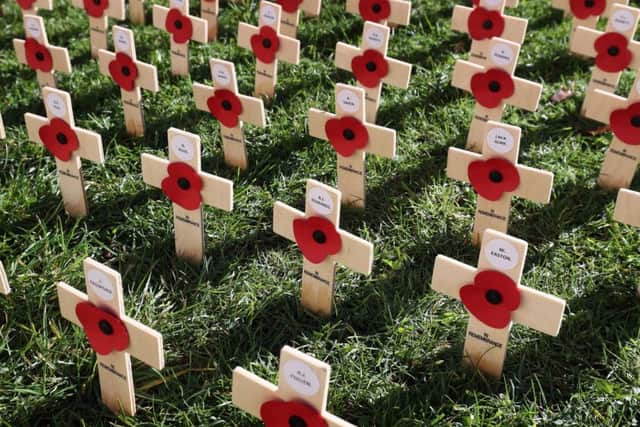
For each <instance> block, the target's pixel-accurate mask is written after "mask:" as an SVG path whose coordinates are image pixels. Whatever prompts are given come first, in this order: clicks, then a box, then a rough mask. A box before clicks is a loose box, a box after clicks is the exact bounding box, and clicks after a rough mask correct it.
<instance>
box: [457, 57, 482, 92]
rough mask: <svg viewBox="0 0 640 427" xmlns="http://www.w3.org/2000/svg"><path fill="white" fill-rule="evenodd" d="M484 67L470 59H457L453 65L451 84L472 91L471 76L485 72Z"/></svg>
mask: <svg viewBox="0 0 640 427" xmlns="http://www.w3.org/2000/svg"><path fill="white" fill-rule="evenodd" d="M483 72H484V67H483V66H482V65H477V64H474V63H472V62H469V61H463V60H461V59H459V60H457V61H456V63H455V65H454V66H453V74H452V76H451V85H452V86H453V87H457V88H458V89H462V90H464V91H467V92H471V76H473V75H474V74H477V73H483Z"/></svg>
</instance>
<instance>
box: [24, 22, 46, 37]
mask: <svg viewBox="0 0 640 427" xmlns="http://www.w3.org/2000/svg"><path fill="white" fill-rule="evenodd" d="M25 28H26V29H27V34H29V35H30V36H31V37H33V38H34V39H40V36H42V28H41V27H40V21H39V20H38V19H36V18H29V17H28V18H26V22H25Z"/></svg>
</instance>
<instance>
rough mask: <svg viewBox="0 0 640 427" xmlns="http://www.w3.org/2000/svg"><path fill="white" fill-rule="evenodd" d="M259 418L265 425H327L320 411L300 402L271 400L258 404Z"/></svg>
mask: <svg viewBox="0 0 640 427" xmlns="http://www.w3.org/2000/svg"><path fill="white" fill-rule="evenodd" d="M260 419H261V420H262V422H263V423H264V425H265V427H284V426H298V425H300V426H306V427H328V424H327V422H326V421H325V420H324V418H322V416H321V415H320V413H319V412H318V411H316V410H315V409H314V408H312V407H311V406H309V405H307V404H305V403H302V402H295V401H293V402H282V401H279V400H271V401H268V402H265V403H263V404H262V405H261V406H260Z"/></svg>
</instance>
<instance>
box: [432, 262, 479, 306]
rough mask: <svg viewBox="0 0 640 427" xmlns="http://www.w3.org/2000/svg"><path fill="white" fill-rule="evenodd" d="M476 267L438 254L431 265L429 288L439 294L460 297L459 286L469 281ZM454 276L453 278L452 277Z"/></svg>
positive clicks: (471, 280)
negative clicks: (431, 272)
mask: <svg viewBox="0 0 640 427" xmlns="http://www.w3.org/2000/svg"><path fill="white" fill-rule="evenodd" d="M476 272H477V269H476V268H475V267H471V266H469V265H467V264H464V263H461V262H460V261H456V260H455V259H453V258H449V257H446V256H444V255H438V256H437V257H436V262H435V264H434V266H433V275H432V277H431V288H432V289H433V290H434V291H437V292H440V293H441V294H444V295H447V296H450V297H451V298H455V299H457V300H459V299H460V288H462V287H463V286H465V285H468V284H470V283H473V279H474V277H475V275H476ZM454 278H455V279H454Z"/></svg>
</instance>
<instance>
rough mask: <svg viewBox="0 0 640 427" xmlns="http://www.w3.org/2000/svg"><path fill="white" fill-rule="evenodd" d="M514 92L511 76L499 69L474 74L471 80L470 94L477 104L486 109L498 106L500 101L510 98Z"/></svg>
mask: <svg viewBox="0 0 640 427" xmlns="http://www.w3.org/2000/svg"><path fill="white" fill-rule="evenodd" d="M515 90H516V88H515V85H514V83H513V79H512V78H511V75H510V74H509V73H507V72H506V71H504V70H502V69H500V68H492V69H490V70H488V71H487V72H486V73H477V74H474V75H473V77H472V78H471V93H473V96H474V97H475V98H476V101H477V102H478V104H480V105H482V106H483V107H486V108H495V107H497V106H499V105H500V104H502V100H504V99H507V98H510V97H511V96H512V95H513V94H514V92H515Z"/></svg>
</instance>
